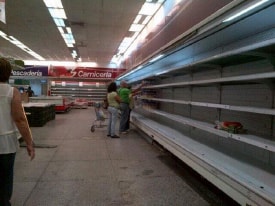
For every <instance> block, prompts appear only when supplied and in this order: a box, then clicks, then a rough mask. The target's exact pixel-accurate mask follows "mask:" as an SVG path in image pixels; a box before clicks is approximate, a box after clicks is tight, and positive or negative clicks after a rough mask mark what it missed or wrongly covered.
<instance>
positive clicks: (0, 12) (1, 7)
mask: <svg viewBox="0 0 275 206" xmlns="http://www.w3.org/2000/svg"><path fill="white" fill-rule="evenodd" d="M0 21H2V22H4V23H6V12H5V0H0Z"/></svg>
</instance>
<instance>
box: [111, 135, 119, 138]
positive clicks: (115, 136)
mask: <svg viewBox="0 0 275 206" xmlns="http://www.w3.org/2000/svg"><path fill="white" fill-rule="evenodd" d="M111 138H120V136H117V135H114V136H111Z"/></svg>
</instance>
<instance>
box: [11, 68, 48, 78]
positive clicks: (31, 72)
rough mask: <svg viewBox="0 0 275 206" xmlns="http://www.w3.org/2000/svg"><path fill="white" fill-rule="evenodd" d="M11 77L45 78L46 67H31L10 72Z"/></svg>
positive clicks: (46, 73) (46, 74)
mask: <svg viewBox="0 0 275 206" xmlns="http://www.w3.org/2000/svg"><path fill="white" fill-rule="evenodd" d="M11 76H13V77H15V76H19V77H46V76H48V67H31V68H26V69H20V70H12V71H11Z"/></svg>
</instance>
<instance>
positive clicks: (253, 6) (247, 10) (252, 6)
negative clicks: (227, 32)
mask: <svg viewBox="0 0 275 206" xmlns="http://www.w3.org/2000/svg"><path fill="white" fill-rule="evenodd" d="M267 1H269V0H261V1H259V2H258V3H256V4H253V5H251V6H249V7H247V8H246V9H243V10H242V11H240V12H238V13H236V14H234V15H233V16H231V17H229V18H227V19H225V20H224V21H223V22H228V21H232V20H233V19H235V18H237V17H239V16H241V15H243V14H245V13H247V12H249V11H251V10H252V9H255V8H256V7H258V6H260V5H262V4H264V3H265V2H267Z"/></svg>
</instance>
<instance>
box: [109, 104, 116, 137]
mask: <svg viewBox="0 0 275 206" xmlns="http://www.w3.org/2000/svg"><path fill="white" fill-rule="evenodd" d="M108 112H109V122H108V130H107V131H108V135H111V136H114V135H115V131H116V121H117V117H118V109H117V108H115V107H108Z"/></svg>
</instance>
